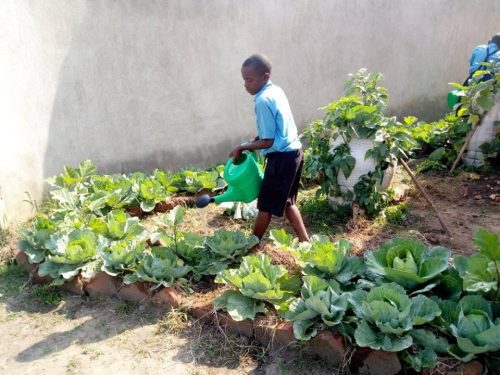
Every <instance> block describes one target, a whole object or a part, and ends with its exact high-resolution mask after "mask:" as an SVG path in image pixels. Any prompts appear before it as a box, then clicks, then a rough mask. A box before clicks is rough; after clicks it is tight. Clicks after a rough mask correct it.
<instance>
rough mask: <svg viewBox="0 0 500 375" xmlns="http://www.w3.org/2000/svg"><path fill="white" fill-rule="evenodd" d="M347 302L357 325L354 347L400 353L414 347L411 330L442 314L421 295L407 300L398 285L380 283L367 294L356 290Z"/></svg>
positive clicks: (433, 303) (403, 291)
mask: <svg viewBox="0 0 500 375" xmlns="http://www.w3.org/2000/svg"><path fill="white" fill-rule="evenodd" d="M349 302H350V304H351V306H352V308H353V310H354V313H355V314H356V316H357V317H358V318H359V323H358V326H357V328H356V331H355V333H354V338H355V340H356V343H357V345H359V346H361V347H370V348H373V349H377V350H378V349H382V350H386V351H388V352H399V351H401V350H403V349H406V348H408V347H410V346H411V345H412V344H413V338H412V336H411V331H412V330H413V329H414V327H415V326H418V325H422V324H425V323H427V322H430V321H432V320H433V319H434V318H436V317H437V316H439V315H441V310H440V309H439V306H438V304H437V303H436V302H434V301H432V300H431V299H430V298H427V297H425V296H423V295H421V294H420V295H417V296H416V297H413V298H410V297H408V296H407V294H406V291H405V290H404V288H403V287H401V286H400V285H398V284H395V283H390V284H382V285H381V286H379V287H375V288H373V289H371V290H370V291H369V292H366V291H364V290H356V291H354V292H352V293H350V295H349Z"/></svg>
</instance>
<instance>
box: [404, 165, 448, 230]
mask: <svg viewBox="0 0 500 375" xmlns="http://www.w3.org/2000/svg"><path fill="white" fill-rule="evenodd" d="M398 159H399V162H400V163H401V165H403V167H404V169H405V170H406V172H408V174H409V175H410V177H411V179H412V181H413V182H414V184H415V185H416V186H417V189H418V190H419V191H420V192H421V193H422V195H423V196H424V198H425V200H426V201H427V203H429V206H431V208H432V210H433V211H434V213H435V214H436V216H437V218H438V220H439V223H440V224H441V226H442V227H443V229H444V230H445V232H446V234H448V237H451V232H450V230H449V229H448V227H447V226H446V224H445V223H444V220H443V218H442V217H441V215H440V214H439V212H438V210H437V208H436V206H434V203H432V201H431V197H430V196H429V194H427V192H426V191H425V190H424V187H423V186H422V185H420V183H419V182H418V181H417V177H415V175H414V174H413V172H412V171H411V169H410V167H408V164H406V163H405V161H404V160H403V159H401V158H398Z"/></svg>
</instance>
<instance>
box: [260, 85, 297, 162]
mask: <svg viewBox="0 0 500 375" xmlns="http://www.w3.org/2000/svg"><path fill="white" fill-rule="evenodd" d="M254 101H255V114H256V116H257V134H258V135H259V139H274V142H273V145H272V146H271V147H269V148H266V149H264V150H262V154H263V155H267V154H269V153H270V152H285V151H294V150H299V149H300V148H301V147H302V143H301V142H300V139H299V137H298V134H297V126H296V125H295V121H294V119H293V115H292V111H291V110H290V105H289V104H288V99H287V98H286V95H285V93H284V92H283V90H282V89H280V88H279V87H278V86H275V85H273V84H272V82H271V81H268V82H267V83H266V84H265V85H264V86H262V88H261V89H260V90H259V92H258V93H257V94H255V97H254Z"/></svg>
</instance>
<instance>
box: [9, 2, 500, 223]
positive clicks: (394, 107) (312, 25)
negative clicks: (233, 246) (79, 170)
mask: <svg viewBox="0 0 500 375" xmlns="http://www.w3.org/2000/svg"><path fill="white" fill-rule="evenodd" d="M499 21H500V1H498V0H475V1H471V0H414V1H410V0H310V1H307V0H252V1H250V0H210V1H208V0H204V1H203V0H191V1H189V0H170V1H166V0H164V1H152V0H149V1H133V0H122V1H111V0H101V1H97V0H94V1H76V0H74V1H65V0H59V1H56V0H52V1H50V0H38V1H28V0H3V1H2V2H0V35H1V38H0V54H1V55H0V82H1V83H0V140H1V147H0V189H1V190H0V220H1V218H2V217H4V215H7V216H8V218H9V219H11V220H12V219H22V218H25V217H26V216H27V215H29V213H30V206H29V205H28V204H26V203H23V202H22V200H23V199H24V192H25V191H27V192H29V193H30V194H31V196H32V197H33V198H35V199H37V200H39V199H40V198H41V195H42V192H43V179H44V178H46V177H49V176H51V175H53V174H56V173H59V172H60V171H61V169H62V166H63V165H65V164H69V165H76V164H77V163H78V162H80V161H81V160H84V159H92V160H93V161H94V162H95V163H96V165H97V166H98V168H99V169H100V170H101V171H103V172H116V171H118V172H128V171H132V170H137V169H143V170H150V169H153V168H156V167H158V168H171V169H174V168H178V167H181V166H187V165H197V166H208V165H210V164H213V163H216V162H221V161H222V160H224V159H225V156H226V155H227V154H228V153H229V151H230V149H231V147H232V146H234V145H236V144H238V143H239V142H241V141H243V140H246V139H248V138H249V137H250V136H252V135H253V134H254V132H255V130H254V126H255V125H254V117H253V110H252V98H251V97H250V96H249V95H248V94H247V93H246V92H245V90H244V89H243V81H242V80H241V77H240V72H239V68H240V65H241V63H242V61H243V60H244V58H246V57H247V56H248V55H250V54H251V53H253V52H256V51H260V52H263V53H265V54H267V55H268V56H270V57H271V59H272V61H273V64H274V65H273V66H274V72H273V81H274V82H275V83H276V84H278V85H279V86H281V87H282V88H283V89H284V90H285V92H286V93H287V95H288V97H289V100H290V103H291V107H292V110H293V112H294V115H295V118H296V122H297V124H298V125H299V127H300V128H303V127H304V126H305V125H306V124H307V123H308V122H309V121H311V120H313V119H315V118H318V117H320V116H321V113H320V112H318V111H317V108H318V107H320V106H322V105H324V104H326V103H328V102H330V101H332V100H335V99H337V98H338V97H339V96H340V95H341V93H342V87H343V82H344V80H345V79H346V74H347V73H349V72H353V71H356V70H357V69H359V68H360V67H367V68H368V69H369V70H371V71H381V72H383V73H384V74H385V76H386V79H385V81H384V84H385V86H386V87H387V88H388V89H389V96H390V110H391V111H392V112H393V113H396V114H415V115H417V116H419V117H422V118H425V119H432V118H435V117H436V116H438V115H439V114H441V113H442V112H443V111H445V109H446V108H445V97H444V95H445V93H446V92H447V91H448V88H449V87H448V85H447V83H448V82H450V81H462V80H463V79H464V77H465V75H466V70H467V59H468V55H469V53H470V51H471V49H472V48H473V47H474V46H475V45H476V44H478V43H484V42H486V41H487V40H488V38H489V37H490V36H491V34H493V33H495V32H498V31H500V30H499ZM0 222H1V221H0Z"/></svg>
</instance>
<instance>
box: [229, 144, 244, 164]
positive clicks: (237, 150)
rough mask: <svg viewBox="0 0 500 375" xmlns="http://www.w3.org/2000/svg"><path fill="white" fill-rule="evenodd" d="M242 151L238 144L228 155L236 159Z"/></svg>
mask: <svg viewBox="0 0 500 375" xmlns="http://www.w3.org/2000/svg"><path fill="white" fill-rule="evenodd" d="M242 152H243V148H242V147H241V146H238V147H235V148H234V149H233V151H231V153H230V154H229V156H230V157H232V158H233V161H236V160H237V159H238V158H239V157H240V156H241V153H242Z"/></svg>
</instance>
